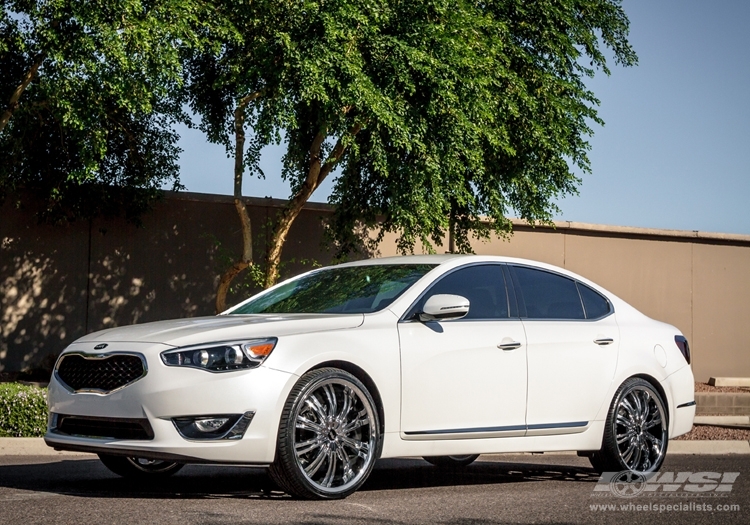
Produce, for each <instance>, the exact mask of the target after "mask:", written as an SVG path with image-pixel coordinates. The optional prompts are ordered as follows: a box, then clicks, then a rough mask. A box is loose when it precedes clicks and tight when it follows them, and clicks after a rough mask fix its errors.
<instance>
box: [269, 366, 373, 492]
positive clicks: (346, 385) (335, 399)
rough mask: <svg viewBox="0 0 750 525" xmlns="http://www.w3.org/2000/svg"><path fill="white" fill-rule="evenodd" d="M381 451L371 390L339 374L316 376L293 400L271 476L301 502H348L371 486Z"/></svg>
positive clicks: (305, 380) (303, 382)
mask: <svg viewBox="0 0 750 525" xmlns="http://www.w3.org/2000/svg"><path fill="white" fill-rule="evenodd" d="M379 447H380V426H379V419H378V412H377V410H376V408H375V402H374V401H373V398H372V396H371V395H370V393H369V392H368V391H367V388H366V387H365V386H364V385H363V384H362V383H361V382H360V381H359V380H358V379H357V378H356V377H354V376H353V375H351V374H349V373H348V372H345V371H343V370H339V369H337V368H321V369H318V370H312V371H311V372H308V373H307V374H305V375H303V376H302V377H301V378H300V380H299V381H298V382H297V384H296V385H295V386H294V388H293V389H292V392H291V393H290V394H289V398H288V399H287V402H286V405H285V406H284V411H283V412H282V415H281V422H280V424H279V437H278V444H277V451H276V460H275V461H274V462H273V464H272V465H271V467H270V469H269V473H270V475H271V477H272V478H273V480H274V481H275V482H276V483H277V484H278V485H279V487H281V488H282V489H283V490H284V491H286V492H288V493H289V494H292V495H293V496H296V497H299V498H304V499H340V498H345V497H346V496H348V495H350V494H352V493H353V492H354V491H356V490H357V489H358V488H359V487H361V486H362V484H363V483H364V482H365V481H366V480H367V477H368V476H369V475H370V472H371V471H372V467H373V465H374V464H375V459H376V458H377V455H378V453H379Z"/></svg>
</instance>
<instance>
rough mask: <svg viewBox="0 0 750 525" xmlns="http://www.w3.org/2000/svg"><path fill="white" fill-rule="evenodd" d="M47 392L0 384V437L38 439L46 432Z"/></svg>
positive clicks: (42, 389)
mask: <svg viewBox="0 0 750 525" xmlns="http://www.w3.org/2000/svg"><path fill="white" fill-rule="evenodd" d="M46 395H47V390H46V389H44V388H38V387H35V386H26V385H21V384H19V383H0V437H40V436H43V435H44V433H45V432H46V431H47V400H46Z"/></svg>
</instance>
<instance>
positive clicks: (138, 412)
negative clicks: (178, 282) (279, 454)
mask: <svg viewBox="0 0 750 525" xmlns="http://www.w3.org/2000/svg"><path fill="white" fill-rule="evenodd" d="M74 346H75V347H76V348H75V350H78V351H86V352H95V351H94V350H93V344H92V345H74ZM89 346H90V347H91V348H89ZM171 348H172V347H169V346H166V345H160V344H152V343H138V344H136V343H128V344H124V345H118V351H124V352H134V353H139V354H142V355H144V356H145V358H146V361H147V367H148V371H147V373H146V375H145V376H144V377H142V378H141V379H139V380H138V381H136V382H134V383H131V384H129V385H128V386H126V387H124V388H121V389H119V390H116V391H114V392H112V393H109V394H102V393H94V392H79V393H73V392H70V391H69V390H68V389H67V388H65V386H64V385H63V384H62V383H61V382H60V381H59V380H58V379H57V378H56V377H53V378H52V380H51V382H50V385H49V409H50V413H51V414H65V415H67V416H84V417H91V418H108V419H133V420H135V419H140V420H143V419H145V420H147V421H148V424H149V425H150V427H151V430H152V433H153V438H151V439H113V438H92V437H82V436H80V435H70V434H63V433H60V432H58V431H57V429H56V428H55V427H54V426H53V424H54V421H55V419H56V418H54V417H50V426H49V427H48V429H47V433H46V435H45V436H44V439H45V442H46V443H47V444H48V445H49V446H51V447H54V448H56V449H60V450H75V451H84V452H94V453H101V454H112V455H127V456H136V457H143V458H148V459H165V460H174V461H179V462H184V463H233V464H251V465H267V464H269V463H271V462H272V461H273V459H274V454H275V448H276V435H277V432H278V426H279V419H280V416H281V411H282V409H283V405H284V402H285V400H286V398H287V396H288V394H289V391H290V390H291V388H292V386H293V385H294V383H295V382H296V379H297V378H296V376H294V375H293V374H289V373H286V372H280V371H278V370H273V369H269V368H266V367H263V366H261V367H259V368H256V369H252V370H243V371H233V372H222V373H212V372H207V371H204V370H197V369H191V368H177V367H167V366H165V365H164V364H163V363H162V362H161V359H160V358H159V354H160V352H162V351H164V350H167V349H171ZM71 350H72V348H71ZM251 412H252V413H254V416H253V419H252V422H251V423H250V425H249V427H248V428H247V430H246V431H245V433H244V435H243V436H242V438H241V439H236V440H223V439H216V440H207V441H204V440H188V439H185V438H184V437H182V436H181V435H180V434H179V432H178V431H177V428H176V427H175V425H174V423H173V421H172V418H176V417H189V416H202V415H214V414H246V413H251Z"/></svg>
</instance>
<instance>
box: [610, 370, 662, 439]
mask: <svg viewBox="0 0 750 525" xmlns="http://www.w3.org/2000/svg"><path fill="white" fill-rule="evenodd" d="M634 377H637V378H639V379H643V380H644V381H648V382H649V383H651V386H653V387H654V388H655V389H656V391H657V392H659V395H660V396H661V398H662V399H663V400H664V404H665V405H666V406H665V407H664V408H665V409H666V411H667V428H669V424H670V421H671V419H672V416H671V407H670V405H669V397H668V396H667V392H666V391H665V390H664V387H663V386H662V384H661V382H659V380H658V379H656V378H655V377H653V376H650V375H648V374H635V375H632V376H630V377H629V378H628V379H631V378H634ZM628 379H626V380H625V381H627V380H628ZM625 381H623V382H622V383H620V385H622V384H623V383H625ZM618 389H619V387H618Z"/></svg>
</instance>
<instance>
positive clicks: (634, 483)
mask: <svg viewBox="0 0 750 525" xmlns="http://www.w3.org/2000/svg"><path fill="white" fill-rule="evenodd" d="M739 475H740V473H739V472H648V473H638V472H631V471H629V470H623V471H621V472H604V473H603V474H602V475H601V477H600V478H599V480H598V481H597V483H596V486H595V487H594V493H595V494H594V495H595V496H607V495H613V496H616V497H618V498H634V497H636V496H639V495H641V494H643V495H644V496H651V497H657V496H658V497H700V496H714V497H716V496H726V495H727V493H728V492H732V487H733V485H734V482H735V481H736V480H737V478H738V477H739ZM605 493H607V494H605Z"/></svg>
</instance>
